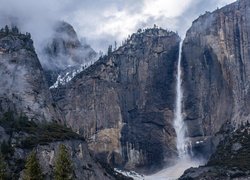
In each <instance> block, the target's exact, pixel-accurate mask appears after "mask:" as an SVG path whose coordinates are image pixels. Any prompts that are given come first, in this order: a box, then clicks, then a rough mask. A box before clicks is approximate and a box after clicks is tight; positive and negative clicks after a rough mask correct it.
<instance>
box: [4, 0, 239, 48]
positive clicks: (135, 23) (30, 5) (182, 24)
mask: <svg viewBox="0 0 250 180" xmlns="http://www.w3.org/2000/svg"><path fill="white" fill-rule="evenodd" d="M234 1H235V0H40V1H38V0H21V1H20V0H0V4H1V6H0V25H1V26H3V25H4V24H6V23H8V22H9V19H10V18H11V19H16V18H17V19H18V22H19V26H20V27H21V28H22V31H29V32H31V34H32V37H33V39H34V41H35V46H37V47H36V48H37V49H38V46H39V45H40V44H41V42H43V41H44V40H45V39H46V38H49V37H50V36H51V34H52V29H51V27H52V24H53V23H54V22H55V21H56V20H65V21H67V22H69V23H70V24H72V25H73V26H74V28H75V30H76V31H77V33H78V36H79V37H80V38H82V39H84V38H85V39H86V41H87V42H88V43H89V44H90V45H91V46H92V47H94V49H95V50H96V51H99V50H102V51H106V49H107V47H108V45H109V44H114V41H117V43H118V44H120V43H121V42H122V41H123V40H124V39H125V38H126V37H127V36H128V35H129V34H131V33H133V32H136V31H137V29H138V28H146V27H153V25H154V24H156V25H158V26H160V27H162V28H165V29H170V30H173V31H177V32H178V33H179V34H180V35H181V36H182V37H184V35H185V31H186V30H187V29H188V27H190V25H191V23H192V21H193V20H194V19H196V18H197V17H198V16H199V15H201V14H203V13H204V12H205V11H213V10H215V9H216V8H217V7H222V6H224V5H226V4H229V3H231V2H234Z"/></svg>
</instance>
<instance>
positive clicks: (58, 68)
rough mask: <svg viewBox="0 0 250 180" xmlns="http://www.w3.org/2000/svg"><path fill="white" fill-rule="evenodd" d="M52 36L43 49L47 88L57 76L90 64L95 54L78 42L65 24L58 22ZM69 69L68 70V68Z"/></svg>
mask: <svg viewBox="0 0 250 180" xmlns="http://www.w3.org/2000/svg"><path fill="white" fill-rule="evenodd" d="M54 31H55V33H54V35H53V38H52V39H51V40H49V42H48V43H47V45H46V46H45V48H44V54H43V55H42V57H43V60H42V66H43V68H44V69H45V70H46V78H47V80H48V82H49V86H51V85H53V84H54V83H55V82H56V80H57V77H58V75H60V74H61V76H66V74H67V73H70V72H72V71H73V70H72V68H74V69H75V71H77V70H79V68H80V67H79V66H82V68H84V67H85V66H87V65H88V64H91V63H92V62H93V61H94V60H95V59H96V56H97V53H96V52H95V51H94V50H93V49H92V48H91V47H90V46H89V45H88V44H86V43H83V42H80V41H79V39H78V36H77V34H76V32H75V30H74V28H73V27H72V26H71V25H70V24H68V23H66V22H58V23H56V25H55V28H54ZM69 67H70V69H69V70H68V68H69Z"/></svg>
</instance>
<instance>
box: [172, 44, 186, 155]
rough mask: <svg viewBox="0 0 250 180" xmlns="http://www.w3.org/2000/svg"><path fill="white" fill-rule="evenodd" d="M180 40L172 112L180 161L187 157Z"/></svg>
mask: <svg viewBox="0 0 250 180" xmlns="http://www.w3.org/2000/svg"><path fill="white" fill-rule="evenodd" d="M182 42H183V41H182V40H181V42H180V45H179V57H178V65H177V75H176V100H175V111H174V129H175V132H176V146H177V150H178V155H179V158H180V159H184V158H187V157H188V151H187V142H188V139H187V138H186V132H187V127H186V125H185V122H184V120H183V116H182V99H183V91H182V86H181V84H182V77H181V76H182V72H181V53H182Z"/></svg>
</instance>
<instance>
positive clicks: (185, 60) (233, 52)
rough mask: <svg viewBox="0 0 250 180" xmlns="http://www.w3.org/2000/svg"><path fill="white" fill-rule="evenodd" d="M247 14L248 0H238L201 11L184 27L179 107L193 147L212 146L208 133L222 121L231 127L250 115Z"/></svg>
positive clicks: (215, 129)
mask: <svg viewBox="0 0 250 180" xmlns="http://www.w3.org/2000/svg"><path fill="white" fill-rule="evenodd" d="M249 17H250V2H249V1H247V0H239V1H237V2H235V3H233V4H231V5H228V6H226V7H223V8H222V9H218V10H216V11H214V12H213V13H209V12H207V13H206V14H204V15H202V16H200V17H199V18H198V19H197V20H195V21H194V22H193V24H192V27H191V28H190V29H189V30H188V31H187V34H186V38H185V40H184V43H183V53H182V55H183V56H182V67H183V71H184V73H183V87H184V112H185V121H186V124H187V125H188V129H189V133H188V136H190V137H193V138H194V139H196V140H197V141H196V142H197V143H196V144H195V143H194V146H196V147H197V148H198V149H202V148H205V149H206V150H208V151H210V150H213V141H211V138H210V137H211V136H213V135H215V134H216V133H217V132H218V131H219V130H220V129H221V128H222V127H223V126H225V125H226V124H231V125H232V126H233V127H234V128H236V127H237V126H238V125H239V124H241V123H244V122H246V121H247V120H248V119H249V117H250V116H249V113H250V109H249V107H250V106H249V105H250V104H249V102H250V101H249V100H250V99H249V97H250V96H249V95H250V89H249V83H250V61H249V57H250V48H249V44H250V37H249V36H248V34H250V26H249V24H250V18H249ZM199 142H200V143H199ZM205 142H207V143H208V144H209V145H208V144H207V143H205ZM206 145H208V146H209V147H207V146H206ZM203 150H204V149H203Z"/></svg>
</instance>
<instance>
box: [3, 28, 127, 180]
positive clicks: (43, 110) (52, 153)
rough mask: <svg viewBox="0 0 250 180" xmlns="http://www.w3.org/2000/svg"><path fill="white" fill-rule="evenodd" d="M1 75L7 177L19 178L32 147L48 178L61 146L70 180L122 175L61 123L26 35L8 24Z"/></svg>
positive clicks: (107, 177)
mask: <svg viewBox="0 0 250 180" xmlns="http://www.w3.org/2000/svg"><path fill="white" fill-rule="evenodd" d="M0 75H1V79H0V86H1V89H0V156H1V160H0V161H1V162H0V163H1V165H2V164H3V162H4V163H5V164H6V172H4V173H5V174H6V175H7V177H6V178H7V179H20V178H22V176H23V175H22V174H23V170H24V163H25V160H26V158H27V155H28V154H29V153H30V152H31V151H35V152H36V154H37V158H38V160H39V164H40V166H41V168H42V175H43V178H44V179H52V178H53V176H54V172H53V169H54V166H55V157H56V156H57V154H58V149H59V148H58V147H59V145H60V144H64V145H65V146H66V148H67V149H68V152H69V154H70V159H71V160H72V165H73V169H74V172H73V178H74V179H93V180H95V179H117V178H118V179H119V178H122V179H124V177H123V176H122V175H119V174H118V173H115V172H114V171H113V170H112V169H110V168H109V167H108V166H103V167H102V166H101V165H100V164H99V163H98V162H97V161H96V160H95V158H93V156H92V155H91V154H90V152H89V150H88V147H87V144H86V141H85V140H84V138H83V137H82V136H79V135H78V134H76V133H74V132H73V131H72V130H71V129H69V128H67V127H65V126H64V125H63V124H64V123H65V122H64V117H63V116H62V115H61V112H60V110H59V109H58V108H57V105H56V104H55V103H54V101H53V100H52V96H51V93H50V91H49V87H48V85H47V81H46V79H45V75H44V71H43V69H42V66H41V64H40V62H39V60H38V57H37V55H36V52H35V49H34V47H33V42H32V40H31V37H30V34H29V33H27V34H26V35H24V34H22V33H20V32H19V30H18V29H17V28H16V27H13V28H11V29H9V28H8V27H7V26H6V27H5V29H2V30H0ZM105 169H106V170H105ZM1 172H2V171H1ZM1 178H2V174H1Z"/></svg>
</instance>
